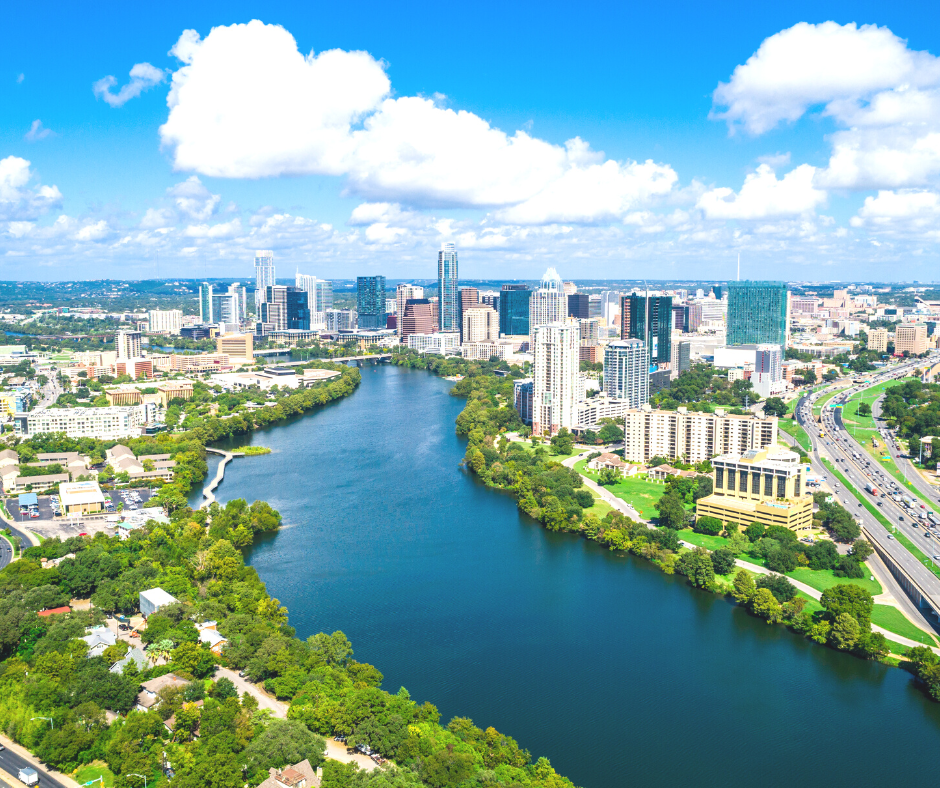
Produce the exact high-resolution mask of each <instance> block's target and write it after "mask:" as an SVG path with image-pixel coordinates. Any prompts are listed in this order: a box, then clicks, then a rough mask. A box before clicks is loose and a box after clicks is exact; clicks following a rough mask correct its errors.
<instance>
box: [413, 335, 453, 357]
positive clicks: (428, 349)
mask: <svg viewBox="0 0 940 788" xmlns="http://www.w3.org/2000/svg"><path fill="white" fill-rule="evenodd" d="M407 339H408V347H409V348H410V349H411V350H416V351H418V352H419V353H438V354H439V355H442V356H449V355H454V354H457V353H459V352H460V334H458V333H457V332H456V331H438V332H435V333H433V334H409V335H408V337H407Z"/></svg>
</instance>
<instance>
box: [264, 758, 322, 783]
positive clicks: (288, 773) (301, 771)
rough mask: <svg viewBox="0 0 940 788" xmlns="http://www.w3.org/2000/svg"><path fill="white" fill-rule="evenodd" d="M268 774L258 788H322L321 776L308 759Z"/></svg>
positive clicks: (271, 770) (269, 771)
mask: <svg viewBox="0 0 940 788" xmlns="http://www.w3.org/2000/svg"><path fill="white" fill-rule="evenodd" d="M268 773H269V776H268V778H267V779H266V780H265V781H264V782H262V783H261V785H259V786H258V788H320V776H319V775H318V774H317V773H316V771H314V769H313V767H312V766H311V765H310V761H308V760H307V759H306V758H305V759H304V760H302V761H301V762H300V763H295V764H294V765H293V766H287V767H285V768H284V769H273V768H272V769H269V770H268Z"/></svg>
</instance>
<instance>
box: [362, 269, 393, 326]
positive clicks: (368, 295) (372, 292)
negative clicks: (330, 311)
mask: <svg viewBox="0 0 940 788" xmlns="http://www.w3.org/2000/svg"><path fill="white" fill-rule="evenodd" d="M356 311H357V312H358V313H359V328H385V324H386V322H387V320H388V315H387V314H386V312H385V277H384V276H360V277H357V278H356Z"/></svg>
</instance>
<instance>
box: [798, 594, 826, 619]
mask: <svg viewBox="0 0 940 788" xmlns="http://www.w3.org/2000/svg"><path fill="white" fill-rule="evenodd" d="M796 595H797V596H798V597H800V599H805V600H806V607H804V608H803V612H804V613H809V614H810V615H813V613H821V612H822V610H823V606H822V605H820V604H819V600H818V599H813V598H812V597H811V596H809V595H808V594H805V593H804V592H803V591H797V592H796Z"/></svg>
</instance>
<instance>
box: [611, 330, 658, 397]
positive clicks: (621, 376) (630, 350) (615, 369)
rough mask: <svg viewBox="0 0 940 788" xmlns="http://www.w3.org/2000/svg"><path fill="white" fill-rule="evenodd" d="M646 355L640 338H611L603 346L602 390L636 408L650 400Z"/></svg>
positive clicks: (644, 346)
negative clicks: (613, 340) (611, 339)
mask: <svg viewBox="0 0 940 788" xmlns="http://www.w3.org/2000/svg"><path fill="white" fill-rule="evenodd" d="M649 386H650V374H649V359H648V357H647V352H646V345H645V344H644V342H643V341H642V340H639V339H625V340H622V341H620V342H611V343H610V344H609V345H607V347H606V348H604V393H605V394H606V395H607V396H608V397H611V398H612V399H619V400H624V401H625V402H626V403H627V404H628V407H631V408H638V407H640V405H645V404H646V402H647V401H648V400H649Z"/></svg>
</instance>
